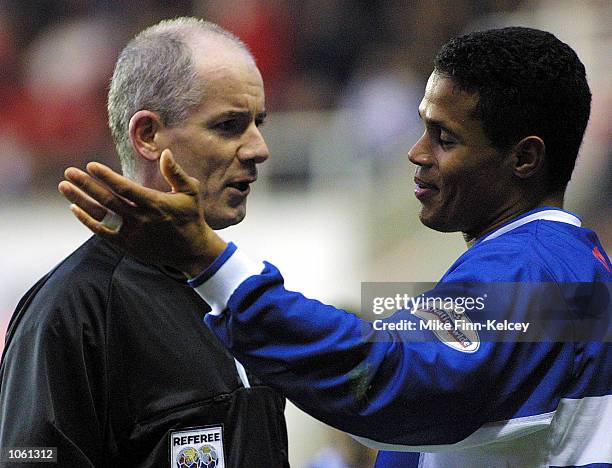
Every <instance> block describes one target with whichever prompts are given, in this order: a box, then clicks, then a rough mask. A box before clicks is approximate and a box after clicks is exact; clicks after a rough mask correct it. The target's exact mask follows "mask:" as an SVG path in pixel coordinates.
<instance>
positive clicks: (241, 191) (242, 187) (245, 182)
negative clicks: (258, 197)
mask: <svg viewBox="0 0 612 468" xmlns="http://www.w3.org/2000/svg"><path fill="white" fill-rule="evenodd" d="M256 180H257V178H256V177H249V178H244V179H235V180H233V181H231V182H228V183H227V187H228V188H229V189H230V191H231V192H232V193H233V194H235V195H239V196H241V197H246V196H247V195H248V194H249V192H250V191H251V187H250V185H251V184H252V183H253V182H255V181H256Z"/></svg>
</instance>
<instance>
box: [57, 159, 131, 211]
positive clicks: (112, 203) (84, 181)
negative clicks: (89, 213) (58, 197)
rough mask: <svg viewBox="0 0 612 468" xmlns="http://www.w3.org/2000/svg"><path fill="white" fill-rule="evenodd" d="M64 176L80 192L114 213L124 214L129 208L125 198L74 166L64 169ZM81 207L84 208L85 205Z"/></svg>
mask: <svg viewBox="0 0 612 468" xmlns="http://www.w3.org/2000/svg"><path fill="white" fill-rule="evenodd" d="M64 176H65V177H66V179H68V181H70V182H71V183H72V184H73V185H74V186H76V187H78V188H79V189H81V191H82V192H84V193H85V194H87V195H88V196H90V197H91V198H93V199H94V200H96V201H97V202H98V203H100V204H101V205H102V206H105V207H106V208H109V209H110V210H112V211H114V212H115V213H119V214H124V213H126V212H128V211H129V210H130V208H131V206H130V204H129V203H128V202H127V201H126V200H123V199H121V198H120V197H118V196H117V195H116V194H114V193H113V192H112V191H110V190H109V189H108V188H107V187H105V186H104V185H102V184H101V183H100V182H98V181H97V180H96V179H94V178H93V177H92V176H90V175H89V174H87V173H86V172H83V171H81V170H80V169H77V168H76V167H69V168H68V169H66V171H65V172H64ZM82 208H83V209H86V208H85V206H82Z"/></svg>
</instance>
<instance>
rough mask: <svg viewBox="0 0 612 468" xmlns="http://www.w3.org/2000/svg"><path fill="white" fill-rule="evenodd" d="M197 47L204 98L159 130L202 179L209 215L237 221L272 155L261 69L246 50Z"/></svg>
mask: <svg viewBox="0 0 612 468" xmlns="http://www.w3.org/2000/svg"><path fill="white" fill-rule="evenodd" d="M213 52H214V53H211V51H210V50H205V51H203V52H201V53H200V56H198V55H197V52H196V64H197V69H198V71H199V73H200V76H201V78H202V80H203V84H204V86H205V88H204V98H203V100H202V102H201V103H200V105H199V107H197V108H196V109H195V110H194V111H193V112H192V113H191V115H190V116H189V117H188V118H187V119H186V120H185V121H184V122H183V123H181V124H180V125H177V126H175V127H166V128H165V129H163V130H162V131H160V132H159V135H158V138H160V143H161V146H162V147H165V148H170V149H171V150H172V153H173V155H174V157H175V158H176V160H177V161H178V162H179V164H181V166H182V167H183V168H184V169H185V170H186V171H187V173H188V174H189V175H191V176H193V177H197V178H198V179H199V180H200V182H201V183H202V190H201V193H202V198H203V201H204V207H205V210H206V221H207V222H208V224H209V225H210V226H211V227H212V228H213V229H222V228H224V227H227V226H230V225H232V224H236V223H238V222H240V221H242V219H243V218H244V216H245V215H246V201H247V196H248V195H249V193H250V184H252V183H253V182H255V180H256V179H257V167H256V166H257V165H258V164H260V163H262V162H264V161H265V160H266V159H267V158H268V148H267V146H266V143H265V141H264V139H263V136H262V134H261V133H260V129H259V126H260V125H261V124H262V123H263V121H264V118H265V116H266V111H265V98H264V86H263V81H262V78H261V74H260V73H259V70H258V69H257V67H256V66H255V64H254V63H253V61H252V60H251V59H250V58H249V57H247V56H246V55H245V54H244V53H243V52H241V51H237V50H235V49H231V48H229V49H223V48H221V49H219V48H218V49H216V50H214V51H213Z"/></svg>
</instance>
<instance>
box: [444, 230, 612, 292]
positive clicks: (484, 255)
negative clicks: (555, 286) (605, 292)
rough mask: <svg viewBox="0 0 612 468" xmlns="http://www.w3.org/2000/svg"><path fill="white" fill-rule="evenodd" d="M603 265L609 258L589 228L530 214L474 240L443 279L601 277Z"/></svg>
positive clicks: (514, 279) (604, 268)
mask: <svg viewBox="0 0 612 468" xmlns="http://www.w3.org/2000/svg"><path fill="white" fill-rule="evenodd" d="M485 239H486V238H485ZM607 267H609V260H608V258H607V255H606V254H605V252H604V251H603V247H602V246H601V244H600V243H599V241H598V239H597V235H596V234H595V233H594V232H593V231H591V230H589V229H585V228H582V227H579V226H574V225H571V224H568V223H562V222H556V221H549V220H536V221H532V222H530V223H526V224H524V225H522V226H519V227H517V228H515V229H513V230H512V231H509V232H506V233H504V234H502V235H500V236H498V237H495V238H493V239H490V240H482V241H480V242H477V243H476V244H475V245H474V246H472V247H471V248H470V249H468V251H466V252H465V253H464V254H463V255H462V256H461V257H460V258H459V259H458V260H457V261H456V262H455V263H454V264H453V265H452V266H451V268H450V269H449V270H448V272H447V273H446V275H445V279H447V280H448V279H452V280H453V281H455V280H456V281H507V282H513V281H538V282H544V281H551V282H554V281H595V280H597V279H598V278H601V280H603V281H605V276H606V274H607V273H609V272H608V271H607ZM449 277H450V278H449ZM608 281H609V279H608Z"/></svg>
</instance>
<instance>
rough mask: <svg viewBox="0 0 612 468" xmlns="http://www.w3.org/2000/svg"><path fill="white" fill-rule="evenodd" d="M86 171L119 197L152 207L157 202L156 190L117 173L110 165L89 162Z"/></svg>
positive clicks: (157, 193)
mask: <svg viewBox="0 0 612 468" xmlns="http://www.w3.org/2000/svg"><path fill="white" fill-rule="evenodd" d="M87 172H89V173H90V174H91V175H92V176H94V177H96V178H97V179H99V180H100V181H102V182H103V183H104V184H105V185H106V186H108V188H110V189H111V190H112V191H113V192H114V193H116V194H117V195H119V196H120V197H121V198H123V199H125V200H127V201H129V202H132V203H135V204H136V205H138V206H143V207H154V206H155V205H156V203H157V198H158V195H159V192H157V190H152V189H149V188H146V187H143V186H142V185H140V184H139V183H137V182H134V181H133V180H130V179H128V178H127V177H124V176H122V175H120V174H117V173H116V172H115V171H113V170H112V169H111V168H110V167H107V166H105V165H104V164H100V163H97V162H90V163H88V164H87ZM109 208H110V207H109ZM111 209H112V208H111ZM113 211H115V210H113ZM130 211H131V210H130ZM117 213H120V214H123V213H121V212H120V211H117Z"/></svg>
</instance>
